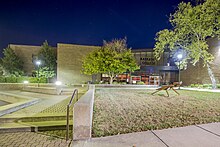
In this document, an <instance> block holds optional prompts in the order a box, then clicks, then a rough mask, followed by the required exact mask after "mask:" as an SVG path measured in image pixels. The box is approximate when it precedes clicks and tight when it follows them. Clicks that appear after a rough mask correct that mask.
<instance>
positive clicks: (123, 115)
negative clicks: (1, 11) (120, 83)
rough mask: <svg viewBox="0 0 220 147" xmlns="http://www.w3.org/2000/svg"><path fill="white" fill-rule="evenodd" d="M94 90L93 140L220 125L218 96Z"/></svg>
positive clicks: (171, 92)
mask: <svg viewBox="0 0 220 147" xmlns="http://www.w3.org/2000/svg"><path fill="white" fill-rule="evenodd" d="M152 92H154V90H137V89H100V90H96V94H95V104H94V116H93V117H94V118H93V134H92V135H93V137H100V136H109V135H116V134H123V133H130V132H139V131H146V130H152V129H164V128H172V127H180V126H187V125H193V124H202V123H209V122H220V93H211V92H198V91H187V90H178V92H179V93H180V95H176V93H174V92H173V91H169V93H170V97H167V96H166V92H165V91H163V92H158V93H156V94H155V95H153V96H152V95H151V93H152Z"/></svg>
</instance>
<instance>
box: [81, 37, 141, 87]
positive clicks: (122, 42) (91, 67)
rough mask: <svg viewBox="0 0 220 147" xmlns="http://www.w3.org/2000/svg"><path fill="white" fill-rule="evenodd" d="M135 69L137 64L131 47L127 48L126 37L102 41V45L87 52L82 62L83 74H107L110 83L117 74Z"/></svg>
mask: <svg viewBox="0 0 220 147" xmlns="http://www.w3.org/2000/svg"><path fill="white" fill-rule="evenodd" d="M136 69H138V66H137V64H136V61H135V59H134V57H133V55H132V53H131V49H130V48H127V44H126V38H125V39H114V40H112V41H111V42H106V41H104V43H103V46H102V47H101V48H100V49H98V50H95V51H93V52H91V53H90V54H88V56H86V57H85V58H84V59H83V64H82V72H83V73H84V74H88V75H92V74H108V75H109V77H110V79H109V83H110V84H112V82H113V79H114V78H115V76H116V75H117V74H121V73H123V72H126V71H127V70H129V71H134V70H136Z"/></svg>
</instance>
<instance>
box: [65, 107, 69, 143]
mask: <svg viewBox="0 0 220 147" xmlns="http://www.w3.org/2000/svg"><path fill="white" fill-rule="evenodd" d="M66 112H67V115H66V141H68V140H69V105H67V111H66Z"/></svg>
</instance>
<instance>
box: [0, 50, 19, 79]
mask: <svg viewBox="0 0 220 147" xmlns="http://www.w3.org/2000/svg"><path fill="white" fill-rule="evenodd" d="M3 55H4V57H3V58H2V59H1V65H2V67H3V69H4V71H5V73H4V74H5V75H8V76H9V75H10V76H11V75H13V76H19V75H21V74H23V61H21V59H20V58H19V57H18V56H17V55H16V54H15V52H14V50H12V49H11V48H10V47H7V48H6V49H4V50H3Z"/></svg>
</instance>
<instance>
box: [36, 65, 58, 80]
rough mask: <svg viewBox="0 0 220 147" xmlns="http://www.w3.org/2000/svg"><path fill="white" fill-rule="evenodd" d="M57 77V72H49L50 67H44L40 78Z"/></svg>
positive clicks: (41, 69)
mask: <svg viewBox="0 0 220 147" xmlns="http://www.w3.org/2000/svg"><path fill="white" fill-rule="evenodd" d="M54 76H55V72H54V71H52V70H49V68H48V67H42V68H40V70H39V77H45V78H47V79H48V78H51V77H54Z"/></svg>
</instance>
